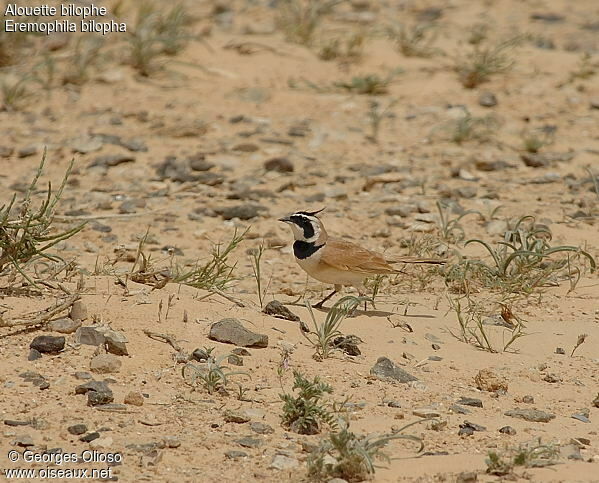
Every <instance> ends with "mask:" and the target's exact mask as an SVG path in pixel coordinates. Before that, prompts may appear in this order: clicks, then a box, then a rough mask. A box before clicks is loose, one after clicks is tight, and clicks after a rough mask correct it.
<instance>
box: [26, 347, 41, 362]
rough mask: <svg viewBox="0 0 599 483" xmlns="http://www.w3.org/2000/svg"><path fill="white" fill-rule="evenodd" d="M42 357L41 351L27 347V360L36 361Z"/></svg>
mask: <svg viewBox="0 0 599 483" xmlns="http://www.w3.org/2000/svg"><path fill="white" fill-rule="evenodd" d="M41 358H42V353H41V352H40V351H38V350H36V349H29V355H28V356H27V360H28V361H37V360H38V359H41Z"/></svg>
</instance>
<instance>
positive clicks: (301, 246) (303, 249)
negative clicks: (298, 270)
mask: <svg viewBox="0 0 599 483" xmlns="http://www.w3.org/2000/svg"><path fill="white" fill-rule="evenodd" d="M323 246H324V244H323V245H318V246H316V244H314V243H308V242H305V241H301V240H296V241H295V242H294V243H293V254H294V255H295V258H299V259H300V260H305V259H306V258H308V257H311V256H312V255H314V254H315V253H316V252H317V251H318V250H320V249H321V248H322V247H323Z"/></svg>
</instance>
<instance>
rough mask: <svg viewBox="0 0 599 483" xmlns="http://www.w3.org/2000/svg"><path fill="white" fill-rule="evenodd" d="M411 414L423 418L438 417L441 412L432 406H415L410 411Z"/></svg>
mask: <svg viewBox="0 0 599 483" xmlns="http://www.w3.org/2000/svg"><path fill="white" fill-rule="evenodd" d="M412 414H413V415H414V416H418V417H419V418H424V419H432V418H438V417H440V416H441V413H440V412H439V411H438V410H437V409H433V408H417V409H414V410H413V411H412Z"/></svg>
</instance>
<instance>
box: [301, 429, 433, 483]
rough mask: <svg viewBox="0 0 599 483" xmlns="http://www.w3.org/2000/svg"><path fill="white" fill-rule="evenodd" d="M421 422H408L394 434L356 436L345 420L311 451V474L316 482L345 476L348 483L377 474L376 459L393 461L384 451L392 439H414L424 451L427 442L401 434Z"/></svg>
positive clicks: (309, 461) (309, 472)
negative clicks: (337, 429)
mask: <svg viewBox="0 0 599 483" xmlns="http://www.w3.org/2000/svg"><path fill="white" fill-rule="evenodd" d="M420 422H421V421H416V422H413V423H410V424H407V425H405V426H404V427H403V428H400V429H399V430H398V431H397V433H395V434H383V435H377V434H371V435H356V434H355V433H353V432H351V431H350V430H349V422H347V421H346V422H344V423H342V425H341V429H340V430H339V431H338V432H334V433H330V434H329V436H328V438H327V439H324V440H323V441H321V443H320V445H319V447H318V448H317V449H316V450H315V451H313V452H312V453H311V455H310V457H309V458H308V477H309V478H311V479H314V480H317V481H327V480H329V479H331V478H343V479H344V480H346V481H349V482H354V481H364V480H366V479H368V478H370V477H372V475H374V473H375V471H376V466H375V460H376V459H384V460H386V461H390V459H389V457H388V456H387V455H386V454H385V453H383V451H382V450H383V448H384V447H385V446H386V445H387V444H388V443H389V442H390V441H393V440H400V439H404V440H410V441H415V442H417V443H419V444H420V447H419V449H418V452H420V451H422V449H423V448H424V444H423V442H422V440H421V439H420V438H418V437H417V436H413V435H409V434H398V433H401V432H402V431H404V430H405V429H407V428H409V427H410V426H413V425H414V424H418V423H420Z"/></svg>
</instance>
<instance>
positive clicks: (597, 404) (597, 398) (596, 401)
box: [592, 393, 599, 408]
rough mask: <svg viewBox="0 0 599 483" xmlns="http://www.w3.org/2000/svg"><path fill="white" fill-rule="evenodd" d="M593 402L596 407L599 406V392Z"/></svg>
mask: <svg viewBox="0 0 599 483" xmlns="http://www.w3.org/2000/svg"><path fill="white" fill-rule="evenodd" d="M592 404H593V406H595V407H596V408H599V393H598V394H597V397H596V398H595V399H593V403H592Z"/></svg>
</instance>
